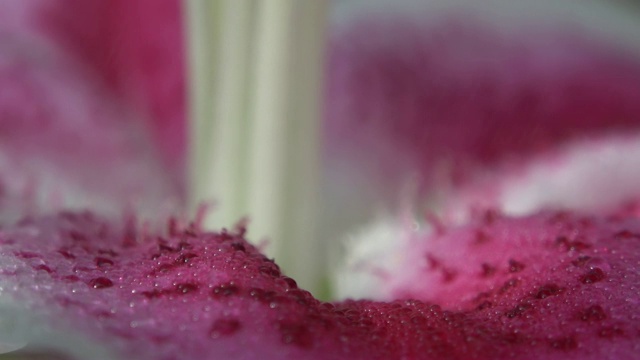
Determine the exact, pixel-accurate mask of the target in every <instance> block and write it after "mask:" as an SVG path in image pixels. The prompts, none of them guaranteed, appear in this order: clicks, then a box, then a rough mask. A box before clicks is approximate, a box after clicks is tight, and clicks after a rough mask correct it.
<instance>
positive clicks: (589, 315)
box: [578, 305, 607, 321]
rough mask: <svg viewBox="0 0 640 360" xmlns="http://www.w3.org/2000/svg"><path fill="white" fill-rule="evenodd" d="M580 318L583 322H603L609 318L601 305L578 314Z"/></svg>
mask: <svg viewBox="0 0 640 360" xmlns="http://www.w3.org/2000/svg"><path fill="white" fill-rule="evenodd" d="M578 318H579V319H580V320H582V321H601V320H604V319H606V318H607V314H606V313H605V312H604V309H603V308H602V306H600V305H593V306H589V307H588V308H586V309H584V310H582V311H580V312H579V313H578Z"/></svg>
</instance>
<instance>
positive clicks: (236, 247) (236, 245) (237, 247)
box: [231, 242, 247, 252]
mask: <svg viewBox="0 0 640 360" xmlns="http://www.w3.org/2000/svg"><path fill="white" fill-rule="evenodd" d="M231 247H232V248H233V249H234V250H236V251H242V252H245V251H247V249H245V247H244V245H242V243H239V242H234V243H232V244H231Z"/></svg>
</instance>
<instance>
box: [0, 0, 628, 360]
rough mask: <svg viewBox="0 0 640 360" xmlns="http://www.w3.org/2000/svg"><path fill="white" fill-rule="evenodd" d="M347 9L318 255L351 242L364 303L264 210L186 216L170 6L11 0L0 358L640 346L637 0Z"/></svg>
mask: <svg viewBox="0 0 640 360" xmlns="http://www.w3.org/2000/svg"><path fill="white" fill-rule="evenodd" d="M267 1H271V0H267ZM194 3H195V2H194ZM248 3H249V2H246V3H242V2H239V1H233V2H229V4H231V5H230V6H243V5H242V4H248ZM273 3H276V0H273V2H272V4H273ZM285 3H286V2H280V3H279V4H285ZM311 3H313V2H311V1H309V4H311ZM238 4H241V5H238ZM261 4H262V5H264V4H268V3H267V2H266V1H265V2H264V3H261ZM474 4H475V5H474ZM509 4H511V5H509ZM333 5H334V8H333V10H332V14H333V15H332V19H333V20H332V21H333V22H332V23H330V24H331V26H330V27H329V40H328V46H327V53H328V60H327V66H326V72H327V77H326V78H327V80H326V81H327V84H326V86H325V89H326V92H325V95H324V96H325V98H326V104H325V118H324V120H323V124H322V125H323V128H322V131H323V132H324V133H325V134H326V136H325V139H324V142H323V143H322V151H323V155H324V157H325V159H326V161H324V163H323V164H322V166H320V169H321V170H322V171H320V173H321V174H326V177H323V179H322V181H324V182H323V183H322V184H321V187H322V189H323V192H322V193H321V194H322V196H323V197H324V198H325V205H326V210H325V212H326V214H324V213H322V215H321V216H320V219H319V224H320V229H321V231H320V236H321V237H324V239H323V243H322V244H321V245H324V247H325V248H329V253H330V254H327V255H326V256H327V257H331V256H332V255H335V254H331V252H332V251H333V250H335V249H337V248H339V245H338V246H336V244H337V243H338V242H337V241H334V240H332V239H333V238H339V237H342V236H345V235H344V234H346V233H351V234H353V235H352V236H350V238H351V239H350V240H349V241H348V242H347V243H346V250H347V251H346V252H347V254H346V256H344V257H341V258H340V259H339V261H341V262H342V264H341V266H339V267H338V268H337V271H334V272H335V281H334V282H335V284H334V285H335V292H336V296H337V297H339V298H349V299H346V300H336V301H333V302H326V301H321V300H319V299H317V298H316V297H314V295H313V294H312V293H311V292H309V291H307V290H305V287H306V286H298V283H297V282H296V280H294V279H293V278H300V279H303V281H305V282H306V281H307V280H308V279H313V278H314V276H315V278H316V279H317V278H318V277H322V276H329V275H330V274H329V272H328V270H326V269H325V270H324V273H323V274H315V272H322V269H318V268H315V267H314V266H311V265H310V268H311V269H312V272H313V273H314V274H312V275H313V276H312V277H308V276H307V275H308V271H307V272H306V273H305V272H303V271H300V272H296V271H297V270H300V269H298V268H296V267H295V266H293V267H290V268H288V269H286V271H284V272H283V271H282V270H281V269H280V267H279V266H278V265H277V264H276V263H280V262H281V261H282V262H284V263H287V264H296V263H295V262H291V263H289V262H287V261H288V259H287V258H286V257H282V256H281V257H278V255H276V258H275V262H274V260H273V259H270V258H269V257H267V256H266V255H265V254H264V253H263V250H264V248H263V246H256V245H254V244H252V243H250V242H249V241H248V240H247V239H248V238H250V236H254V234H253V233H250V231H251V226H252V224H251V222H249V223H248V227H247V223H246V222H243V221H240V222H238V223H237V225H236V226H235V227H232V226H228V227H227V228H223V229H218V230H213V231H211V230H209V229H207V228H206V223H205V222H204V221H205V220H206V219H204V218H202V217H196V220H194V221H191V222H190V221H186V220H184V219H186V218H187V216H188V214H189V209H188V208H187V206H188V205H187V203H188V202H189V199H188V198H187V193H190V192H191V190H192V189H187V188H188V187H190V186H191V184H189V185H186V184H187V183H188V182H187V179H186V176H185V175H184V173H185V169H186V168H187V167H188V166H189V165H190V164H187V163H188V161H187V154H188V151H187V147H188V146H193V144H191V143H190V142H197V141H200V140H201V139H200V140H198V139H195V138H191V139H189V141H186V136H187V134H188V133H189V131H188V129H187V128H188V126H187V122H186V120H185V119H186V117H187V115H186V114H187V110H186V104H187V102H186V101H185V96H186V95H185V93H186V91H185V87H186V86H185V84H186V83H188V82H194V79H187V75H185V74H186V71H184V69H185V64H187V63H188V61H187V60H186V51H185V50H184V49H185V48H186V44H185V43H184V41H183V38H182V36H183V35H182V34H183V33H184V29H183V28H186V27H185V26H184V23H183V22H185V21H187V22H189V21H194V18H188V17H187V16H186V15H185V14H183V13H181V12H182V11H183V8H182V4H181V3H180V2H178V1H174V0H166V1H151V0H136V1H125V0H115V1H113V0H112V1H106V0H104V1H98V0H96V1H80V0H59V1H37V0H33V1H17V0H16V1H5V2H2V3H0V10H1V11H0V16H1V17H2V21H0V31H1V32H2V34H3V37H2V41H1V42H0V47H1V49H2V50H1V51H0V84H2V86H3V90H2V91H1V92H0V129H1V132H0V149H1V152H0V181H1V182H0V183H1V184H2V188H1V190H2V191H0V222H2V227H1V228H0V351H1V352H6V353H7V354H6V355H0V358H1V357H3V356H4V357H7V358H11V359H33V358H47V359H51V358H61V359H68V358H71V359H167V360H169V359H218V358H223V359H225V358H229V359H256V358H261V359H262V358H264V359H378V358H379V359H395V358H403V359H496V358H514V359H530V358H536V359H539V358H541V359H560V358H562V359H565V358H573V359H606V358H611V359H632V358H634V357H635V356H636V354H637V352H638V350H640V341H638V340H639V336H640V321H639V319H638V315H637V309H638V302H639V301H640V298H639V297H638V289H637V287H638V284H639V283H640V272H639V271H638V264H640V248H639V246H640V245H639V244H640V242H639V241H638V240H639V238H640V221H639V220H638V207H637V201H638V195H639V194H640V190H639V189H638V188H637V187H636V186H635V184H634V180H635V179H637V173H636V171H635V169H636V168H638V167H637V166H638V165H639V164H636V162H637V160H636V158H637V157H636V156H634V154H635V153H636V152H637V151H638V146H637V145H636V144H637V140H638V139H639V134H638V130H639V129H640V126H639V125H640V50H639V49H640V44H638V43H637V40H636V39H637V37H634V36H635V35H637V34H638V33H639V32H640V30H638V26H637V25H635V23H634V22H635V20H637V18H636V17H634V16H633V14H632V13H631V10H629V11H627V12H626V13H625V12H622V11H620V10H619V9H617V8H614V7H612V5H602V4H598V3H595V2H594V3H589V4H587V3H585V4H579V5H576V4H573V5H570V4H569V2H566V3H564V2H562V3H561V4H560V5H558V4H556V2H551V1H548V2H547V1H541V2H537V3H536V5H530V6H524V5H523V4H513V3H509V2H505V1H488V2H487V3H486V4H483V5H478V4H477V3H473V2H466V1H447V2H438V1H430V2H425V3H420V2H411V1H406V2H403V3H402V6H399V5H398V3H396V2H392V1H390V2H387V3H385V2H380V3H378V2H375V3H373V2H367V1H362V2H357V1H343V2H335V3H333ZM458 5H464V6H458ZM264 6H266V7H268V5H264ZM630 9H632V8H630ZM498 10H499V11H498ZM551 10H553V11H551ZM496 11H497V12H496ZM235 14H239V13H235ZM191 15H193V13H191ZM185 18H188V19H189V20H184V19H185ZM291 18H293V19H295V17H289V19H291ZM234 19H235V18H234ZM243 19H244V18H239V20H238V19H236V20H238V21H239V22H241V20H242V21H246V20H247V19H244V20H243ZM285 19H286V17H285ZM305 19H306V18H305ZM218 20H220V21H223V19H220V18H219V19H218ZM613 22H615V23H616V25H615V26H613V25H612V24H613ZM249 23H251V22H250V21H249ZM292 23H294V22H293V21H292ZM261 24H262V23H261ZM288 25H290V23H287V24H284V25H283V27H286V26H288ZM568 25H570V26H568ZM300 28H303V26H302V25H300ZM307 35H309V36H311V37H313V36H312V35H314V34H313V33H309V34H307ZM315 35H317V34H315ZM265 37H268V36H267V35H265ZM192 40H193V39H192ZM262 50H264V48H262ZM267 50H268V49H267ZM316 50H317V49H316ZM265 51H266V50H265ZM261 54H262V53H261ZM263 55H264V54H263ZM272 55H273V54H272ZM275 55H278V53H277V52H275ZM241 58H243V57H241ZM266 58H268V59H272V58H270V57H268V56H267V57H266ZM192 60H193V59H192ZM261 60H264V59H261ZM316 60H317V59H316ZM192 65H193V64H192ZM293 68H294V69H292V70H291V71H292V72H294V73H296V74H300V69H298V68H297V67H296V66H293ZM281 70H282V69H281ZM256 71H257V72H260V71H261V70H256ZM234 74H236V75H237V73H234ZM218 79H220V78H218ZM220 82H223V81H222V80H220ZM262 90H264V89H262ZM262 90H256V92H258V91H262ZM267 90H270V89H267ZM239 92H240V93H241V92H242V91H239ZM267 92H268V91H267ZM196 95H197V94H196ZM192 96H193V94H192ZM274 99H278V100H280V101H283V103H286V102H287V101H286V99H285V100H283V99H281V98H278V97H275V98H274ZM247 106H250V107H251V106H255V107H258V106H257V105H247ZM261 109H267V110H268V107H264V108H261ZM253 110H255V109H253ZM230 113H232V112H230ZM284 114H285V115H286V113H284ZM266 115H269V116H272V115H273V112H270V113H269V114H266ZM266 115H265V116H266ZM200 125H201V124H200ZM189 126H191V125H189ZM199 129H206V127H203V128H199ZM263 130H264V129H263ZM268 130H269V129H266V130H265V131H267V132H268ZM312 130H314V129H312ZM299 131H300V132H299V133H298V134H299V135H300V138H302V139H305V138H304V136H305V131H304V130H299ZM232 133H233V132H232ZM257 133H259V132H257ZM239 134H240V135H238V136H241V139H245V140H246V134H245V133H243V132H240V133H239ZM287 134H289V133H287ZM243 136H245V137H243ZM274 138H275V139H280V138H278V137H274ZM285 140H286V139H285ZM199 145H202V144H199ZM302 145H305V144H302ZM306 145H309V147H312V146H311V144H306ZM235 148H237V147H235ZM285 149H287V148H285ZM287 150H290V149H287ZM239 151H240V152H241V153H243V154H244V152H242V151H243V150H242V149H241V148H240V149H239ZM292 151H293V150H292ZM300 153H301V154H302V153H305V152H304V151H303V150H300ZM192 155H193V154H189V156H192ZM232 155H234V156H235V155H236V154H232ZM312 155H313V154H311V155H309V156H310V158H311V156H312ZM234 159H235V158H234ZM239 159H243V158H242V156H239ZM255 159H257V160H260V159H262V157H256V158H255ZM255 159H253V160H255ZM274 160H281V159H274ZM303 160H304V159H303ZM190 161H192V160H190ZM258 162H259V161H258ZM201 164H202V163H198V165H201ZM269 165H273V166H274V167H275V169H276V171H278V170H280V169H282V168H281V167H278V166H279V165H281V164H275V163H274V164H270V163H268V164H262V166H269ZM276 165H278V166H276ZM300 166H302V165H300ZM301 168H302V169H307V168H305V167H301ZM294 170H299V169H297V168H294ZM316 170H317V169H316ZM239 174H242V173H241V172H239ZM300 174H304V172H295V171H294V172H292V173H286V174H280V175H281V176H280V178H282V177H292V176H297V175H300ZM236 179H237V178H236ZM240 180H246V182H247V183H251V182H252V181H257V180H260V179H257V180H256V179H242V177H240ZM249 180H251V181H249ZM292 183H293V184H295V182H292ZM287 184H288V183H287ZM295 191H297V188H292V189H291V192H292V193H294V192H295ZM345 194H346V195H345ZM225 196H226V195H225V194H223V197H222V199H221V201H220V211H222V209H223V208H224V206H225V202H224V200H225V199H226V198H225ZM244 196H247V195H246V194H245V195H244ZM229 198H232V197H231V196H230V197H229ZM275 200H277V201H280V200H281V199H279V198H277V197H276V198H275ZM238 201H239V200H238ZM229 204H230V206H235V205H237V204H235V203H233V202H229ZM287 204H290V203H287ZM276 205H278V206H279V205H280V204H275V203H274V206H273V208H274V211H282V212H283V213H285V214H288V215H291V219H292V220H291V221H293V219H295V220H297V219H298V218H296V214H295V211H291V212H288V213H287V212H285V210H286V209H284V210H283V208H280V207H278V206H276ZM285 207H286V206H285ZM267 208H268V207H267ZM301 209H302V205H301ZM377 209H383V210H385V211H386V214H392V215H385V217H383V218H382V219H381V220H376V219H375V217H374V216H375V215H376V214H375V211H376V210H377ZM398 209H400V210H398ZM407 209H408V210H407ZM289 210H291V209H289ZM293 210H296V209H293ZM301 211H302V210H301ZM215 214H216V212H215V211H213V215H212V216H215ZM415 214H419V215H415ZM248 215H249V216H250V217H253V216H258V215H264V216H269V215H270V214H268V213H266V214H265V213H260V212H259V213H256V214H251V213H250V214H248ZM274 219H278V218H277V217H274ZM238 220H240V219H238ZM251 220H253V219H251ZM256 221H257V222H258V224H260V222H259V220H257V219H256ZM367 221H368V222H369V224H368V225H365V224H367ZM358 226H360V228H361V229H362V230H361V231H359V232H358V231H354V230H353V229H357V228H358ZM248 231H249V233H248ZM259 240H260V239H254V241H259ZM274 240H275V241H277V239H274ZM285 245H292V244H290V243H285ZM317 245H318V244H315V246H317ZM292 246H293V245H292ZM297 248H300V247H297ZM314 249H315V248H314ZM303 250H304V249H303ZM289 256H293V257H300V258H303V259H304V258H305V257H304V256H305V255H304V254H301V253H296V252H293V253H290V254H289ZM318 257H320V258H322V257H323V255H322V254H318ZM325 260H326V259H325ZM298 263H300V262H298ZM292 277H293V278H292ZM311 284H312V285H311V286H313V283H311ZM313 290H314V292H315V293H317V292H318V291H317V288H315V289H313Z"/></svg>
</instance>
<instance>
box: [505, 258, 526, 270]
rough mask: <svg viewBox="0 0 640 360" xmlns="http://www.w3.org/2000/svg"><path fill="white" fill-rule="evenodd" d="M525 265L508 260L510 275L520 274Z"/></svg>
mask: <svg viewBox="0 0 640 360" xmlns="http://www.w3.org/2000/svg"><path fill="white" fill-rule="evenodd" d="M524 268H525V265H524V264H523V263H521V262H519V261H516V260H513V259H509V272H510V273H517V272H520V271H522V270H524Z"/></svg>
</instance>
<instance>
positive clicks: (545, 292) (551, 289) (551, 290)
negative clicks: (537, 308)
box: [535, 284, 562, 299]
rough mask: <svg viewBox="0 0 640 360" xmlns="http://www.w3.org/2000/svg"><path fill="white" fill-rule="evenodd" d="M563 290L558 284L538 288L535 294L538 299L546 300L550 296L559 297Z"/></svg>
mask: <svg viewBox="0 0 640 360" xmlns="http://www.w3.org/2000/svg"><path fill="white" fill-rule="evenodd" d="M561 291H562V289H560V287H559V286H558V285H556V284H545V285H543V286H541V287H539V288H538V292H536V294H535V298H536V299H546V298H548V297H550V296H554V295H558V294H559V293H560V292H561Z"/></svg>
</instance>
